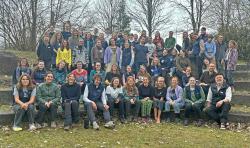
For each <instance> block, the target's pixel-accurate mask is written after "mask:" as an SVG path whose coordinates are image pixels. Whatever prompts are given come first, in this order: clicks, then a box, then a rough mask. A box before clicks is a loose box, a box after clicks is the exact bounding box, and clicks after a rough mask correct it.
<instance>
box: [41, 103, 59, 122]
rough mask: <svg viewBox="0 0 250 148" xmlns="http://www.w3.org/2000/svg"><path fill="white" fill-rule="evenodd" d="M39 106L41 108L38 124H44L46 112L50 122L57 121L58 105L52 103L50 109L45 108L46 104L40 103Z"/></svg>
mask: <svg viewBox="0 0 250 148" xmlns="http://www.w3.org/2000/svg"><path fill="white" fill-rule="evenodd" d="M38 106H39V110H38V114H37V123H39V124H41V123H43V122H44V117H45V113H46V112H48V113H49V119H50V122H53V121H55V119H56V113H57V105H55V104H53V103H52V104H51V105H50V107H47V106H45V104H44V103H40V104H39V105H38Z"/></svg>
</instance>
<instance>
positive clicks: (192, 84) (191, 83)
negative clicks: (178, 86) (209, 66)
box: [188, 77, 196, 87]
mask: <svg viewBox="0 0 250 148" xmlns="http://www.w3.org/2000/svg"><path fill="white" fill-rule="evenodd" d="M188 82H189V85H190V86H191V87H194V86H195V83H196V80H195V78H194V77H191V78H189V81H188Z"/></svg>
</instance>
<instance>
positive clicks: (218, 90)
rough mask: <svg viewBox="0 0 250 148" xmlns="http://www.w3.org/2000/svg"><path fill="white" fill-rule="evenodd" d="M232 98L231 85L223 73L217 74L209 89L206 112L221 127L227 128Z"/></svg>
mask: <svg viewBox="0 0 250 148" xmlns="http://www.w3.org/2000/svg"><path fill="white" fill-rule="evenodd" d="M231 99H232V91H231V87H229V86H228V85H227V84H226V82H225V81H224V77H223V74H219V73H218V74H216V76H215V84H212V85H211V86H210V88H209V90H208V95H207V107H206V113H207V114H208V116H209V117H210V118H212V119H213V120H215V121H216V122H217V123H218V124H220V128H221V129H225V128H226V124H227V119H228V112H229V110H230V108H231V105H230V102H231Z"/></svg>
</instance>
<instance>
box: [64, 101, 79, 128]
mask: <svg viewBox="0 0 250 148" xmlns="http://www.w3.org/2000/svg"><path fill="white" fill-rule="evenodd" d="M63 106H64V118H65V119H64V126H69V125H71V124H72V122H73V123H77V122H79V102H78V101H76V100H71V101H69V102H64V104H63Z"/></svg>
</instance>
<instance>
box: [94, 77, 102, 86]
mask: <svg viewBox="0 0 250 148" xmlns="http://www.w3.org/2000/svg"><path fill="white" fill-rule="evenodd" d="M94 83H95V85H96V86H99V84H100V83H101V79H100V78H96V79H95V80H94Z"/></svg>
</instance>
